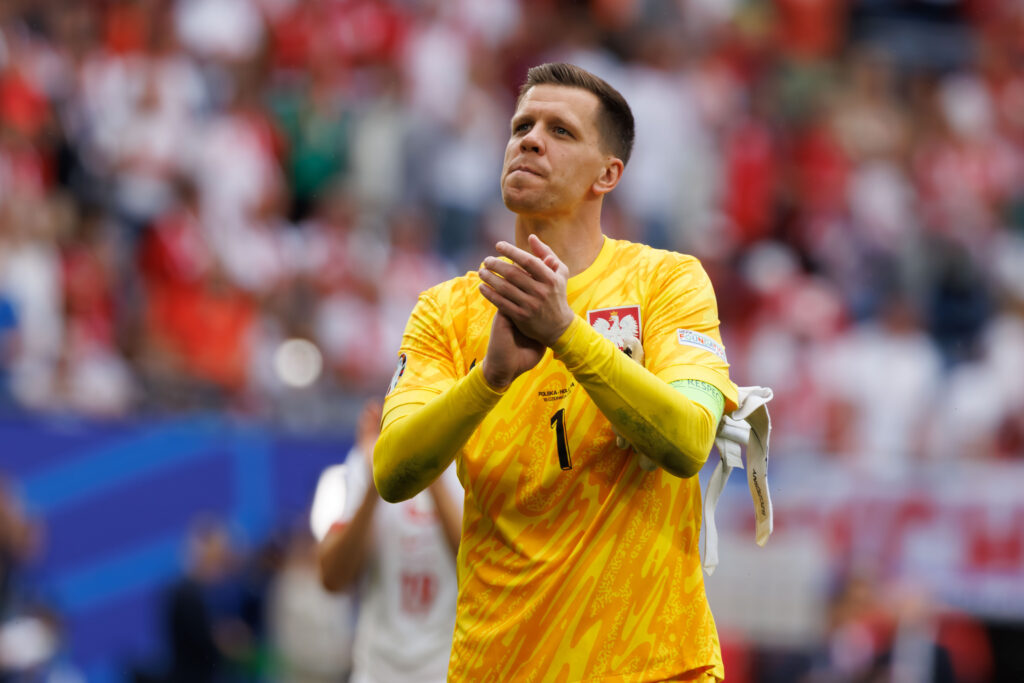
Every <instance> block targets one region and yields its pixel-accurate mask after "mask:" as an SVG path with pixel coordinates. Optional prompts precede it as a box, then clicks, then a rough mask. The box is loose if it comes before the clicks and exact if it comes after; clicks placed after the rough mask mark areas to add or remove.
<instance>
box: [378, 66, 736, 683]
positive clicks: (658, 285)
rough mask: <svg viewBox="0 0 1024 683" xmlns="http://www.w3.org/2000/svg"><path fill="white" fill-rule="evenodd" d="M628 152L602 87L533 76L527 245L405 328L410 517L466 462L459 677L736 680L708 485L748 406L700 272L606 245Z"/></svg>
mask: <svg viewBox="0 0 1024 683" xmlns="http://www.w3.org/2000/svg"><path fill="white" fill-rule="evenodd" d="M653 134H656V132H653ZM632 140H633V118H632V114H631V113H630V110H629V106H628V104H627V103H626V102H625V100H624V99H623V98H622V96H621V95H620V94H619V93H618V92H617V91H616V90H614V89H613V88H612V87H611V86H609V85H608V84H607V83H605V82H604V81H603V80H601V79H599V78H597V77H596V76H594V75H592V74H590V73H588V72H586V71H583V70H582V69H579V68H577V67H574V66H571V65H565V64H546V65H542V66H539V67H535V68H533V69H531V70H530V72H529V74H528V77H527V80H526V83H525V84H524V85H523V88H522V90H521V91H520V96H519V100H518V102H517V106H516V111H515V113H514V115H513V118H512V121H511V127H510V137H509V142H508V145H507V147H506V150H505V160H504V165H503V168H502V173H501V189H502V197H503V199H504V202H505V205H506V207H507V208H508V209H510V210H511V211H512V212H514V213H515V214H516V222H515V244H511V243H506V242H499V243H498V245H497V246H496V249H497V255H496V256H492V257H488V258H487V259H485V260H484V262H483V264H482V266H481V268H480V270H479V271H478V272H473V273H469V274H467V275H465V276H463V277H459V278H455V279H453V280H450V281H448V282H445V283H442V284H440V285H437V286H436V287H434V288H432V289H430V290H428V291H427V292H425V293H423V294H422V295H421V297H420V300H419V302H418V304H417V306H416V308H415V310H414V311H413V313H412V315H411V317H410V319H409V322H408V324H407V326H406V331H405V336H404V338H403V341H402V347H401V349H400V355H399V367H398V370H397V371H396V373H395V377H394V379H393V381H392V386H391V389H390V390H389V393H388V396H387V398H386V400H385V405H384V414H383V419H382V426H383V431H382V435H381V438H380V440H379V441H378V443H377V447H376V450H375V455H374V465H373V470H374V478H375V481H376V483H377V488H378V490H379V491H380V493H381V495H382V496H383V497H384V498H385V499H387V500H391V501H398V500H403V499H407V498H409V497H412V496H414V495H416V494H417V493H418V492H419V491H421V490H423V489H424V488H425V487H426V486H428V485H429V484H430V482H431V481H433V480H434V478H436V477H437V476H438V475H440V474H441V473H442V472H443V471H444V470H445V469H446V468H447V467H448V465H449V464H450V463H451V462H452V461H453V460H454V461H455V463H456V467H457V470H458V475H459V478H460V480H461V482H462V484H463V486H464V488H465V506H464V518H463V526H462V540H461V543H460V546H459V554H458V560H457V566H458V575H459V597H458V607H457V616H456V625H455V634H454V643H453V647H452V654H451V660H450V663H449V674H448V675H449V680H453V681H478V680H500V681H517V680H538V681H540V680H553V681H654V680H691V681H718V680H722V679H723V678H724V672H723V667H722V659H721V652H720V647H719V642H718V636H717V632H716V630H715V625H714V620H713V618H712V615H711V612H710V610H709V608H708V604H707V600H706V597H705V593H704V584H703V577H702V575H701V568H700V558H699V551H698V538H699V530H700V521H701V520H700V514H701V513H700V510H701V507H700V484H699V482H698V480H697V478H696V476H695V475H696V474H697V472H698V471H699V470H700V469H701V466H702V465H703V464H704V462H705V461H706V459H707V457H708V454H709V452H710V450H711V446H712V443H713V440H714V436H715V431H716V428H717V424H718V421H719V420H720V419H721V416H722V414H723V411H731V410H732V409H734V408H735V407H736V400H737V393H736V388H735V386H734V385H733V383H732V382H731V381H730V379H729V374H728V368H729V366H728V362H727V360H726V356H725V351H724V349H723V347H722V344H721V338H720V336H719V332H718V313H717V305H716V301H715V296H714V291H713V289H712V286H711V283H710V281H709V280H708V277H707V275H706V273H705V272H704V270H703V269H702V267H701V266H700V263H699V262H698V261H697V260H696V259H695V258H693V257H690V256H685V255H682V254H677V253H673V252H668V251H661V250H655V249H652V248H650V247H647V246H644V245H641V244H635V243H630V242H626V241H620V240H614V239H610V238H607V237H606V236H605V235H604V234H603V232H602V229H601V207H602V203H603V200H604V196H605V195H606V194H608V193H609V192H611V191H612V190H613V189H614V188H615V186H616V185H617V184H618V182H619V179H620V178H621V176H622V173H623V169H624V167H625V165H626V162H627V161H628V159H629V154H630V150H631V147H632ZM637 343H639V344H640V345H641V346H642V350H643V352H644V356H645V357H644V358H643V363H642V364H641V363H637V362H634V361H633V360H631V359H630V358H629V357H628V356H627V354H626V353H624V352H623V351H625V350H626V349H630V350H631V351H633V352H636V351H637V350H638V349H636V345H637ZM631 347H632V348H631ZM617 437H620V438H621V441H620V444H621V446H624V447H620V444H617V443H616V441H617ZM630 444H631V445H632V447H630V446H629V445H630ZM641 454H642V456H643V457H645V458H648V459H649V463H650V467H646V468H645V467H642V466H641V463H642V460H641Z"/></svg>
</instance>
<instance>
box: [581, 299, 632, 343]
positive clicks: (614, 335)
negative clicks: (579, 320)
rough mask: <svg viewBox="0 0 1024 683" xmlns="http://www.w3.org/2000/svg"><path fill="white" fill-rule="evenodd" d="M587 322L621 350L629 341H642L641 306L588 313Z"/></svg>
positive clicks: (605, 309)
mask: <svg viewBox="0 0 1024 683" xmlns="http://www.w3.org/2000/svg"><path fill="white" fill-rule="evenodd" d="M587 322H588V323H590V326H591V327H593V328H594V329H595V330H597V331H598V332H600V333H601V336H603V337H605V338H606V339H609V340H611V341H612V342H614V343H615V345H616V346H618V347H619V348H620V349H625V348H626V340H627V339H637V340H639V339H640V307H639V306H615V307H614V308H599V309H597V310H596V311H587Z"/></svg>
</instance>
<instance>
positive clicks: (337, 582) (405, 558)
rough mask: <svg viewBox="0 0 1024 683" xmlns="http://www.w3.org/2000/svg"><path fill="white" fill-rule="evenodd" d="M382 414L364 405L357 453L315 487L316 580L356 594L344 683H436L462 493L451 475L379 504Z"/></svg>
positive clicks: (451, 601)
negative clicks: (376, 473) (376, 457)
mask: <svg viewBox="0 0 1024 683" xmlns="http://www.w3.org/2000/svg"><path fill="white" fill-rule="evenodd" d="M380 414H381V406H380V403H379V402H370V403H368V404H367V405H366V406H365V407H364V410H363V413H362V415H361V416H360V419H359V424H358V426H357V433H356V444H355V447H354V448H353V449H352V451H351V452H350V453H349V456H348V457H347V458H346V461H345V463H343V464H341V465H335V466H333V467H329V468H327V469H326V470H324V472H323V474H321V475H320V481H319V482H318V483H317V490H316V494H315V495H314V498H313V510H312V513H311V523H312V527H313V533H314V536H316V537H317V538H318V539H320V543H319V546H318V556H319V561H320V578H321V581H322V582H323V584H324V586H325V587H326V588H327V589H328V590H330V591H335V592H337V591H343V590H351V589H354V590H353V596H354V597H355V598H356V600H357V602H358V617H357V619H356V636H355V642H354V644H353V646H352V659H353V663H352V675H351V677H350V678H349V679H348V680H349V681H350V683H440V682H441V681H444V680H445V678H446V675H447V672H448V655H449V653H450V652H451V646H452V626H453V625H454V623H455V595H456V591H457V588H456V583H455V552H456V550H457V548H458V543H459V531H460V527H461V523H462V501H463V494H462V488H461V487H460V486H459V480H458V478H457V477H456V476H455V473H454V469H453V468H449V470H448V471H447V472H445V473H444V474H443V475H442V476H441V477H439V478H438V479H437V480H436V481H434V482H433V483H432V484H430V486H428V487H427V488H426V490H424V491H423V492H422V493H420V494H419V495H417V496H414V497H412V498H410V499H409V500H406V501H403V502H402V503H400V504H398V505H389V504H387V503H382V502H381V501H380V497H379V496H378V495H377V490H376V489H375V488H374V485H373V480H372V478H371V472H370V464H369V463H370V458H371V454H372V452H373V446H374V442H375V441H376V440H377V434H378V430H379V428H380V427H379V425H380ZM343 646H344V645H343V644H340V643H339V647H343Z"/></svg>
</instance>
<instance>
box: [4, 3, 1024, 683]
mask: <svg viewBox="0 0 1024 683" xmlns="http://www.w3.org/2000/svg"><path fill="white" fill-rule="evenodd" d="M555 59H558V60H566V61H573V62H576V63H578V64H580V65H582V66H585V67H587V68H590V69H591V70H593V71H595V72H597V73H598V74H600V75H602V76H604V77H605V78H607V79H608V80H609V81H610V82H612V83H613V84H614V85H616V86H617V87H619V89H620V90H622V92H623V93H624V94H625V95H626V97H627V99H629V101H630V102H631V104H632V105H633V107H634V111H635V114H636V118H637V124H638V135H637V147H636V150H635V153H634V156H633V160H632V161H631V163H630V168H629V170H628V172H627V174H626V176H625V179H624V181H623V183H622V185H621V186H620V188H619V189H618V190H617V191H616V193H614V195H613V196H612V198H611V201H610V202H609V203H608V206H607V207H606V213H605V225H606V230H607V232H609V233H610V234H611V235H613V236H616V237H625V238H632V239H638V240H642V241H647V242H649V243H652V244H655V245H657V246H664V247H669V248H673V249H677V250H680V251H684V252H688V253H693V254H695V255H697V256H699V257H700V258H701V259H702V261H703V263H704V264H705V266H706V268H707V269H708V271H709V273H710V275H711V277H712V280H713V281H714V283H715V286H716V290H717V292H718V295H719V304H720V309H721V317H722V322H723V336H724V338H725V342H726V346H727V348H728V351H729V357H730V361H731V363H732V365H733V369H734V376H735V379H736V380H737V382H738V383H740V384H755V383H756V384H763V385H768V386H771V387H773V389H774V390H775V395H776V398H775V400H774V401H773V403H772V404H771V409H772V415H773V420H774V426H775V431H774V435H773V446H772V459H773V460H772V469H771V473H770V479H771V482H772V486H773V493H774V496H775V500H776V505H777V530H776V533H775V535H774V536H773V538H772V540H771V541H770V542H769V545H768V546H767V547H766V548H764V549H761V548H757V547H755V546H754V545H753V534H752V514H751V510H750V503H749V499H747V498H746V495H747V494H746V492H745V485H744V483H743V481H742V476H738V475H741V474H742V473H737V475H734V477H733V480H732V481H731V483H730V486H729V488H728V490H727V492H726V496H725V498H724V499H723V503H722V508H721V510H720V513H719V524H720V527H721V528H722V533H723V542H722V565H721V567H720V568H719V570H718V572H716V574H715V575H714V576H713V577H711V578H710V579H709V580H708V591H709V595H710V597H711V600H712V604H713V607H714V609H715V612H716V616H717V619H718V622H719V625H720V628H721V630H722V635H723V639H724V641H725V645H726V651H727V658H728V666H729V672H730V681H736V682H737V683H743V682H744V681H749V682H751V683H753V682H757V683H764V682H768V681H772V682H775V681H779V682H786V683H791V682H792V681H800V680H807V681H811V680H830V681H831V680H850V679H849V678H843V676H844V675H847V674H848V673H849V671H850V670H853V669H855V668H856V667H857V665H858V663H859V662H860V661H861V660H862V659H863V658H864V657H865V656H867V655H865V653H869V654H870V653H872V652H874V651H875V650H874V649H873V648H874V647H875V644H876V643H877V642H881V641H884V640H885V639H886V637H887V635H886V634H889V635H891V634H893V633H895V634H905V633H911V632H914V633H925V634H930V635H932V636H935V637H936V638H937V640H938V641H939V642H940V643H941V644H942V645H943V646H944V647H945V648H946V651H947V652H949V653H950V654H951V656H952V659H953V663H954V665H955V666H956V670H957V673H958V680H960V681H1006V682H1010V681H1013V682H1015V683H1019V681H1021V680H1024V663H1022V655H1021V654H1020V652H1021V645H1022V644H1024V497H1022V496H1021V493H1020V492H1021V490H1022V485H1024V461H1022V456H1024V381H1022V379H1024V6H1022V5H1021V4H1020V3H1019V2H1014V1H1012V0H746V1H743V0H678V1H675V2H671V1H667V0H666V1H656V0H648V1H644V0H623V1H621V2H619V1H615V0H590V1H589V2H586V1H582V0H581V1H577V2H554V1H550V0H549V1H544V0H489V1H488V2H475V1H473V0H433V1H430V0H391V1H389V2H370V1H368V0H305V1H303V0H80V1H76V0H3V1H0V414H2V419H0V476H2V477H3V478H4V481H5V484H4V486H3V493H2V494H0V502H2V504H0V544H2V547H0V608H2V610H3V611H2V613H0V617H2V618H3V619H4V620H6V621H5V624H6V625H7V626H8V627H11V626H12V625H14V626H22V627H24V626H25V624H26V622H24V621H21V622H18V621H17V618H18V617H24V616H26V615H33V616H37V617H41V618H42V619H43V622H44V623H47V624H51V625H54V626H56V628H57V632H58V633H59V634H60V640H59V647H58V651H57V655H56V657H55V658H54V659H53V660H52V661H51V662H50V664H49V665H48V666H49V673H48V676H49V679H48V680H54V681H56V680H71V681H74V680H88V681H90V682H92V681H98V682H101V683H105V682H108V681H109V682H111V683H115V682H120V681H126V680H129V679H130V677H131V673H130V672H132V671H139V670H147V669H153V668H154V667H158V666H159V663H160V661H161V660H162V658H163V657H164V655H165V652H166V643H165V642H164V633H163V630H162V628H163V627H162V616H161V609H162V604H163V603H162V599H163V595H164V594H165V591H166V588H167V586H168V585H169V584H170V583H171V582H173V581H174V580H175V579H176V578H178V577H180V576H181V575H182V573H183V572H184V571H185V569H184V567H185V563H186V560H187V555H186V553H185V549H186V548H187V547H188V540H189V537H190V534H192V533H194V530H195V529H196V528H197V527H203V528H209V526H211V525H216V524H218V523H222V524H223V525H224V528H225V529H227V530H228V533H229V537H230V539H231V542H232V544H233V550H234V553H235V556H236V558H237V559H238V561H239V562H240V563H241V564H240V566H241V567H242V568H243V569H244V571H243V572H242V574H241V575H240V576H241V577H242V578H240V579H239V581H240V582H241V583H242V584H244V587H245V588H246V590H247V593H246V594H247V595H248V596H249V602H248V603H247V604H249V605H250V607H249V612H248V613H247V614H246V615H245V616H246V617H247V618H248V622H247V626H248V627H249V628H250V635H251V636H252V641H251V642H250V645H251V647H249V649H248V650H247V651H246V652H247V653H248V654H245V656H244V658H247V659H246V665H247V666H248V669H247V671H248V672H249V673H248V674H247V675H246V676H245V677H247V678H248V679H250V680H258V679H259V677H260V676H263V677H264V678H265V679H267V680H275V679H277V678H280V679H281V680H284V679H285V677H286V676H287V672H286V669H287V666H288V664H287V657H285V656H283V655H282V651H283V650H285V649H287V646H286V645H285V643H290V642H293V641H294V638H295V637H298V638H299V639H300V640H301V638H302V637H303V635H304V634H303V633H302V632H301V629H302V628H307V629H308V628H310V624H309V623H305V624H303V623H302V622H301V620H297V623H296V620H293V621H292V622H288V623H281V624H275V623H270V622H271V621H272V619H271V618H268V617H267V616H266V614H268V613H267V612H264V611H263V607H264V606H266V604H268V603H269V602H270V601H269V600H268V598H267V596H268V595H271V594H275V593H274V590H275V589H276V587H278V586H279V585H280V584H281V583H283V582H282V581H281V577H282V576H283V575H284V574H285V573H288V574H289V576H290V577H292V578H294V577H295V576H299V577H300V581H301V580H305V581H306V582H307V588H308V583H309V582H310V581H312V579H311V575H310V574H309V571H308V569H309V568H308V566H306V565H304V564H303V561H302V553H304V552H305V553H307V557H308V543H305V545H304V539H305V533H306V532H305V517H306V515H307V512H308V505H309V501H310V497H311V495H312V490H313V486H314V485H315V482H316V477H317V475H318V474H319V471H320V470H321V469H322V468H323V467H324V466H326V465H327V464H330V463H333V462H337V461H339V460H340V459H342V458H343V457H344V455H345V453H346V451H347V449H348V446H349V444H350V442H351V430H352V425H353V424H354V419H355V415H356V413H357V411H358V409H359V406H360V405H361V404H362V402H363V401H364V400H365V399H366V398H367V397H370V396H374V395H376V396H379V395H381V394H382V393H383V390H384V388H385V387H386V385H387V382H388V379H389V377H390V374H391V372H392V371H393V367H394V351H395V349H396V348H397V344H398V340H399V337H400V334H401V329H402V326H403V324H404V321H405V318H406V316H407V314H408V312H409V310H410V309H411V307H412V305H413V302H414V301H415V297H416V294H417V293H418V292H419V291H420V290H421V289H423V288H425V287H426V286H429V285H430V284H433V283H435V282H437V281H439V280H441V279H443V278H445V277H447V276H449V275H451V274H455V273H460V272H463V271H465V270H468V269H472V268H475V267H476V264H477V263H478V261H479V259H480V258H481V256H482V255H483V254H486V253H489V251H490V249H491V247H492V245H493V242H494V241H495V240H496V239H497V238H499V237H504V236H507V235H508V234H509V231H510V229H511V219H510V217H509V215H508V214H507V212H505V211H504V209H503V208H502V207H501V205H500V198H499V197H498V192H497V189H498V187H497V180H496V177H497V172H498V169H499V167H500V159H501V153H502V149H503V144H504V140H505V138H506V136H507V130H506V127H507V119H508V116H509V113H510V112H511V110H512V102H513V97H514V91H515V86H516V84H517V83H518V82H519V81H520V80H521V78H522V77H523V75H524V73H525V69H526V67H528V66H529V65H531V64H534V63H538V62H541V61H550V60H555ZM713 457H714V456H713ZM18 520H22V521H18ZM11 567H13V568H14V570H13V571H6V570H7V569H8V568H11ZM286 570H288V571H286ZM303 577H304V579H303ZM916 627H919V628H917V630H916V631H915V628H916ZM288 629H299V631H298V633H297V634H296V633H292V634H291V636H292V639H291V640H289V638H288V637H287V634H285V635H282V631H287V630H288ZM929 629H930V630H929ZM26 633H27V632H26V631H25V630H24V629H22V630H20V631H18V630H17V629H14V628H7V629H6V630H0V634H3V635H0V664H2V662H3V661H4V659H3V656H4V655H5V654H6V655H7V656H8V657H10V648H11V647H13V645H12V643H14V644H17V643H22V644H24V643H25V642H30V641H24V640H23V641H18V640H17V637H26ZM306 636H307V637H309V636H308V634H306ZM30 640H31V639H30ZM31 642H37V641H31ZM5 647H6V648H7V649H6V650H5ZM16 649H18V648H16ZM20 652H21V654H22V655H25V653H26V650H25V648H24V647H20ZM808 676H818V677H817V678H810V677H808ZM829 676H831V677H829ZM0 679H3V674H0ZM906 680H915V679H914V678H913V677H911V678H909V679H906Z"/></svg>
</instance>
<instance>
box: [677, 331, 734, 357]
mask: <svg viewBox="0 0 1024 683" xmlns="http://www.w3.org/2000/svg"><path fill="white" fill-rule="evenodd" d="M676 335H677V336H678V338H679V343H680V344H682V345H683V346H692V347H694V348H696V349H703V350H704V351H709V352H710V353H713V354H715V355H716V356H718V357H719V358H721V359H722V361H723V362H725V363H728V362H729V360H728V359H727V358H726V357H725V347H724V346H722V345H721V344H719V343H718V342H717V341H715V340H714V339H712V338H711V337H709V336H708V335H706V334H701V333H700V332H695V331H693V330H683V329H678V330H676Z"/></svg>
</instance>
